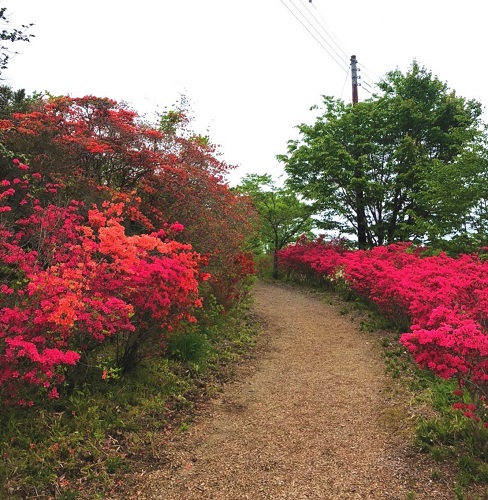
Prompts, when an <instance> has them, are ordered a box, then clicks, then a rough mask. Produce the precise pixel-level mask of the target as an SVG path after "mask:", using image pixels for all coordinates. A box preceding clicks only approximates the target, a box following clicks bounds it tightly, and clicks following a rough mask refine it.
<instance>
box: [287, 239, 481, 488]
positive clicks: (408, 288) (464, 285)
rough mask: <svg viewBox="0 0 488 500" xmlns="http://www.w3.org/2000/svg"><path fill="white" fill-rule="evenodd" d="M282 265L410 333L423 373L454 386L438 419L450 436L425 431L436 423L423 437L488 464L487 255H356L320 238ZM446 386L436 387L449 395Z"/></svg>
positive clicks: (411, 249) (404, 340)
mask: <svg viewBox="0 0 488 500" xmlns="http://www.w3.org/2000/svg"><path fill="white" fill-rule="evenodd" d="M280 264H281V269H282V271H284V272H286V273H288V274H292V275H294V276H296V277H302V278H303V277H309V278H312V279H315V280H316V281H319V282H321V283H323V284H327V285H329V286H338V287H340V288H341V289H342V290H343V291H344V290H348V291H349V293H352V294H354V296H355V297H361V298H362V299H363V300H366V301H367V302H368V303H369V304H371V305H373V306H374V307H375V309H376V310H377V311H379V312H380V313H381V314H382V315H384V316H385V317H387V318H389V320H390V321H391V324H393V325H394V326H395V328H397V329H399V331H401V332H403V333H402V334H401V335H400V337H399V342H400V345H402V346H403V347H404V348H406V349H407V350H408V352H409V353H410V355H411V356H412V358H413V360H414V361H415V363H416V364H417V366H418V367H419V369H422V370H428V371H429V372H431V373H432V374H433V375H435V378H434V379H433V380H439V381H442V380H444V381H448V382H446V383H447V384H448V385H447V387H449V390H448V391H447V392H448V397H444V398H441V400H443V401H444V403H445V404H444V407H443V408H444V414H443V416H442V417H439V418H440V420H439V422H438V424H439V425H441V424H440V421H441V420H442V421H443V422H442V426H443V427H444V437H443V438H439V436H437V437H436V438H433V435H434V432H433V430H432V428H430V430H429V432H425V429H426V428H429V425H430V426H431V427H432V426H433V427H436V426H435V425H434V424H432V422H431V423H430V424H428V423H423V424H422V426H421V427H422V429H423V430H421V434H423V435H424V438H425V436H426V435H427V434H429V438H428V439H427V441H428V440H431V442H430V444H431V445H433V444H434V442H436V441H437V440H440V441H443V440H444V443H448V444H451V445H452V443H453V442H454V441H458V442H460V441H462V442H464V444H466V443H468V442H471V445H470V448H469V449H470V453H474V454H475V455H476V456H477V457H478V458H480V459H481V460H482V461H483V462H486V460H487V458H488V432H487V427H488V405H487V403H486V401H487V399H486V398H487V396H488V364H487V363H488V361H487V359H488V358H487V355H488V336H487V331H486V328H487V318H488V309H487V305H488V304H487V302H486V286H487V279H488V263H487V262H486V260H485V259H484V258H483V254H465V255H460V256H458V257H450V256H448V255H446V254H444V253H439V254H437V255H432V254H431V253H429V252H428V251H427V249H425V248H423V247H415V246H413V245H411V244H409V243H402V244H393V245H388V246H380V247H375V248H373V249H371V250H349V249H347V247H346V246H345V245H343V244H341V242H340V241H339V242H325V241H324V240H323V238H319V239H318V240H316V241H307V240H306V239H301V240H299V241H298V242H297V243H296V244H295V245H290V246H288V247H287V248H286V249H284V250H282V251H281V252H280ZM451 382H454V383H451ZM446 383H443V382H440V383H437V382H435V384H436V386H437V387H438V388H439V387H443V388H444V392H446V390H445V387H446V385H445V384H446ZM436 390H441V389H436ZM438 407H439V405H438ZM449 422H450V423H451V424H452V428H451V429H449V431H447V430H446V428H449ZM460 422H464V424H462V423H460ZM468 436H470V437H469V438H468ZM485 468H486V467H485ZM480 476H483V477H484V478H485V479H486V478H487V476H486V474H484V473H483V474H480Z"/></svg>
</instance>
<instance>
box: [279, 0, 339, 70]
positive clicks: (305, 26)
mask: <svg viewBox="0 0 488 500" xmlns="http://www.w3.org/2000/svg"><path fill="white" fill-rule="evenodd" d="M290 2H291V4H292V5H293V7H294V8H295V9H296V10H297V12H298V13H299V14H300V15H301V17H302V18H303V19H304V20H305V21H306V22H307V23H308V25H309V26H310V27H311V28H312V29H313V30H314V31H315V32H316V33H317V34H318V36H319V37H320V38H322V39H323V40H324V42H325V43H326V45H328V46H329V47H330V48H331V49H332V47H331V46H330V44H329V43H328V42H327V40H325V39H324V37H323V36H322V35H321V34H320V33H319V32H318V31H317V29H316V28H315V27H314V26H313V24H312V23H311V22H310V20H309V19H307V17H306V16H305V15H304V14H303V12H302V11H300V9H299V8H298V7H297V6H296V5H295V3H294V2H293V0H290ZM281 3H282V4H283V5H284V6H285V7H286V8H287V9H288V10H289V11H290V12H291V14H292V15H293V17H295V19H296V20H297V21H298V22H299V23H300V24H301V25H302V26H303V27H304V28H305V29H306V30H307V32H308V33H309V34H310V35H311V36H312V38H313V39H314V40H315V41H316V42H317V43H318V44H319V45H320V46H321V47H322V48H323V49H324V50H325V51H326V52H327V54H328V55H329V56H330V57H331V58H332V59H333V60H334V62H335V63H336V64H337V65H338V66H339V67H340V68H341V69H342V70H343V71H344V72H346V73H347V72H348V69H346V68H345V66H344V65H343V61H341V62H339V61H338V60H337V59H336V57H334V56H333V55H332V53H331V52H330V51H329V50H328V49H327V47H326V46H325V45H324V44H323V43H322V42H321V41H320V40H319V39H318V38H317V37H316V36H315V35H314V34H313V33H312V31H310V29H309V28H308V27H307V25H306V24H304V22H303V21H302V20H301V19H300V18H299V17H298V16H297V15H296V14H295V12H293V10H292V9H290V7H289V6H288V5H287V4H286V3H285V2H284V0H281ZM334 52H335V51H334Z"/></svg>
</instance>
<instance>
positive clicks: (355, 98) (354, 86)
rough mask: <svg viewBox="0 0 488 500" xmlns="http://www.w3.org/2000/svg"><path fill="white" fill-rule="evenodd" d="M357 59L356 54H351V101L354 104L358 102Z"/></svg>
mask: <svg viewBox="0 0 488 500" xmlns="http://www.w3.org/2000/svg"><path fill="white" fill-rule="evenodd" d="M357 62H358V60H357V59H356V56H351V78H352V103H353V105H356V104H357V103H358V85H359V84H358V79H359V77H358V67H357Z"/></svg>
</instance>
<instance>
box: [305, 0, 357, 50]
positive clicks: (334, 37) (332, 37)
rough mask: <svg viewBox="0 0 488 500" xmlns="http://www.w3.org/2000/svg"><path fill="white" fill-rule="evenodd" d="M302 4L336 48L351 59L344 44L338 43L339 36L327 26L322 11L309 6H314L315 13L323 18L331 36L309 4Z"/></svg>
mask: <svg viewBox="0 0 488 500" xmlns="http://www.w3.org/2000/svg"><path fill="white" fill-rule="evenodd" d="M302 4H304V5H305V7H306V8H307V10H308V11H309V12H310V14H312V17H313V18H314V19H315V21H316V22H317V24H318V25H319V26H320V27H321V28H322V29H323V30H324V32H325V33H326V34H327V36H328V37H329V38H330V39H331V40H332V43H334V45H336V47H337V48H338V49H339V50H340V51H341V52H342V54H343V55H344V57H345V58H346V59H348V58H349V56H350V53H349V52H346V51H345V50H344V48H343V47H342V44H341V43H340V42H336V41H335V39H337V40H339V38H338V37H337V35H335V34H334V33H333V32H332V30H331V29H330V26H329V25H328V24H327V21H326V20H325V19H324V16H322V14H321V13H320V11H319V10H318V9H317V7H316V6H315V4H313V3H311V2H309V4H311V5H312V7H313V8H314V9H315V11H316V12H317V14H318V16H319V17H320V18H321V20H322V23H323V24H324V25H325V26H327V28H329V31H330V34H329V31H327V29H326V28H324V26H323V25H322V24H321V23H320V21H319V20H318V19H317V18H316V17H315V15H314V14H313V12H312V11H311V10H310V9H309V8H308V4H307V3H304V0H302Z"/></svg>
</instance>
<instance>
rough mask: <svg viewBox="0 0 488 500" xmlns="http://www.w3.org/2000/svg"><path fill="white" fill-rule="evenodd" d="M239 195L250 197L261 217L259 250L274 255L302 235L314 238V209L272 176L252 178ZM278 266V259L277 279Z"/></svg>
mask: <svg viewBox="0 0 488 500" xmlns="http://www.w3.org/2000/svg"><path fill="white" fill-rule="evenodd" d="M237 189H238V191H240V192H242V193H245V194H247V195H249V196H250V197H251V198H252V203H253V206H254V208H255V209H256V211H257V213H258V214H259V221H258V224H259V226H258V228H257V235H258V236H257V241H256V244H255V247H258V249H259V250H261V251H264V252H267V253H273V255H274V256H276V255H277V252H278V251H279V250H281V249H282V248H284V247H285V246H286V245H287V244H289V243H291V242H292V241H295V240H296V238H297V237H298V236H299V235H301V234H310V233H311V231H312V229H313V227H314V220H313V218H312V213H313V212H314V208H313V207H312V206H311V205H309V204H306V203H304V202H303V201H302V200H300V199H299V197H298V196H297V195H296V193H295V192H294V191H293V190H292V189H291V188H290V187H288V186H283V187H279V186H277V185H276V183H275V182H274V181H273V179H272V177H271V175H268V174H264V175H258V174H248V175H246V176H245V177H244V178H243V179H242V180H241V184H240V185H239V186H238V188H237ZM277 274H278V262H277V259H276V258H275V259H274V265H273V275H274V277H277Z"/></svg>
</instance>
